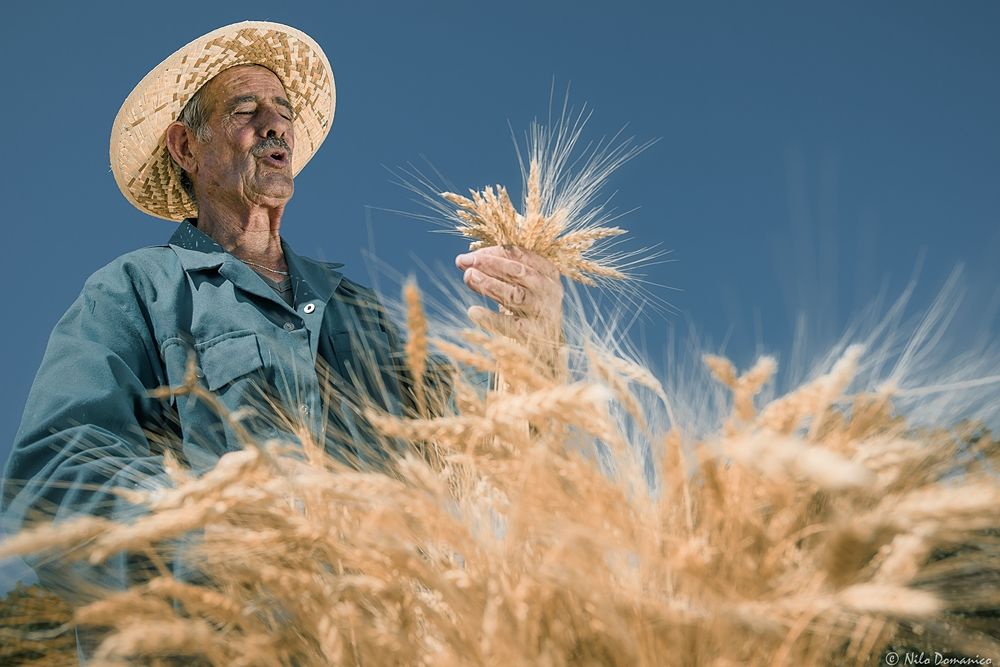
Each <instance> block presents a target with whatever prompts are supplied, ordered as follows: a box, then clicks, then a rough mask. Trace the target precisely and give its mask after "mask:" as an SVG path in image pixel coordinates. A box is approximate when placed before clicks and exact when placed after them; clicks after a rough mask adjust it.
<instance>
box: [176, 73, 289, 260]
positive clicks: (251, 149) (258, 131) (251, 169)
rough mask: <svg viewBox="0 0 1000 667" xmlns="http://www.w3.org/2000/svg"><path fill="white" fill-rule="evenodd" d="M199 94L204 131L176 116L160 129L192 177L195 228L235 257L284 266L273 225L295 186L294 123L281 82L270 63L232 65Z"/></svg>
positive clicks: (277, 231) (278, 218) (278, 225)
mask: <svg viewBox="0 0 1000 667" xmlns="http://www.w3.org/2000/svg"><path fill="white" fill-rule="evenodd" d="M203 95H204V99H205V104H206V106H207V108H208V130H209V136H208V137H207V139H206V140H205V141H199V139H198V137H196V136H195V134H194V132H193V131H192V130H191V129H189V128H187V127H186V126H185V125H183V124H182V123H179V122H175V123H172V124H171V125H170V126H169V127H168V128H167V137H166V138H167V148H168V150H169V151H170V153H171V155H172V156H173V158H174V160H175V161H176V162H177V163H178V164H179V165H180V166H181V167H182V168H183V169H184V170H185V171H187V173H188V175H189V176H190V178H191V181H192V183H193V184H194V189H195V193H196V196H197V200H198V228H199V229H200V230H202V231H203V232H205V233H206V234H208V235H209V236H211V237H212V238H214V239H215V240H216V241H218V242H219V244H220V245H221V246H222V247H224V248H225V249H226V250H228V251H229V252H231V253H233V254H234V255H236V256H237V257H240V258H241V259H246V260H250V261H253V262H256V263H258V264H262V265H265V266H269V267H273V268H274V269H277V270H279V271H280V270H285V269H286V268H287V267H286V264H285V260H284V256H283V254H282V250H281V236H280V232H279V230H280V227H281V217H282V214H283V213H284V209H285V205H286V204H287V203H288V200H289V199H291V197H292V194H293V192H294V190H295V187H294V184H293V179H292V152H293V151H294V150H295V131H294V128H293V125H292V110H291V108H290V107H289V105H288V100H287V96H286V94H285V90H284V87H283V86H282V84H281V81H280V79H278V77H277V76H276V75H275V74H274V73H273V72H272V71H271V70H269V69H267V68H265V67H261V66H259V65H240V66H238V67H232V68H230V69H227V70H225V71H224V72H222V73H220V74H219V75H218V76H216V77H215V78H213V79H212V80H211V81H209V82H208V83H207V84H205V88H204V92H203ZM251 98H252V99H251ZM273 277H275V276H272V278H273Z"/></svg>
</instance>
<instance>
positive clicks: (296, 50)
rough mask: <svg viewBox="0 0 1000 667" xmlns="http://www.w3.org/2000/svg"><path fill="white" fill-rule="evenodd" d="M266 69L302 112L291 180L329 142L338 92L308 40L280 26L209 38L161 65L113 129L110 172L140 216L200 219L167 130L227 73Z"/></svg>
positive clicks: (245, 26) (248, 25) (248, 27)
mask: <svg viewBox="0 0 1000 667" xmlns="http://www.w3.org/2000/svg"><path fill="white" fill-rule="evenodd" d="M237 65H263V66H264V67H266V68H268V69H269V70H271V71H272V72H274V73H275V74H276V75H277V76H278V78H279V79H280V80H281V83H282V84H283V85H284V87H285V92H286V93H287V95H288V101H289V102H290V103H291V105H292V108H293V110H294V112H295V116H294V120H293V122H292V126H293V128H294V130H295V150H294V151H293V154H292V174H293V175H294V174H298V173H299V172H300V171H301V170H302V168H303V167H305V166H306V163H308V162H309V160H310V159H311V158H312V156H313V155H314V154H315V153H316V151H317V150H319V147H320V145H321V144H322V143H323V140H324V139H326V135H327V133H329V131H330V125H331V123H332V122H333V112H334V107H335V104H336V88H335V86H334V81H333V70H332V69H331V68H330V62H329V61H328V60H327V58H326V54H324V53H323V50H322V49H321V48H320V47H319V45H318V44H317V43H316V42H315V41H314V40H313V39H312V38H311V37H309V36H308V35H306V34H305V33H303V32H301V31H299V30H296V29H295V28H292V27H289V26H286V25H282V24H280V23H270V22H266V21H245V22H243V23H234V24H232V25H227V26H224V27H222V28H219V29H218V30H213V31H212V32H210V33H208V34H207V35H203V36H201V37H199V38H198V39H196V40H194V41H193V42H191V43H190V44H188V45H187V46H185V47H183V48H181V49H178V50H177V51H176V52H175V53H174V54H173V55H171V56H170V57H169V58H167V59H166V60H164V61H163V62H161V63H160V64H159V65H157V66H156V68H154V69H153V70H152V71H151V72H150V73H149V74H147V75H146V76H145V77H144V78H143V80H142V81H140V82H139V85H137V86H136V87H135V89H133V90H132V92H131V93H130V94H129V96H128V98H127V99H126V100H125V102H124V104H122V107H121V109H119V110H118V115H117V116H116V117H115V124H114V127H112V129H111V171H112V173H113V174H114V176H115V182H116V183H118V188H119V189H120V190H121V191H122V194H123V195H125V198H126V199H128V200H129V201H130V202H131V203H132V204H133V205H134V206H135V207H136V208H138V209H139V210H141V211H144V212H146V213H148V214H150V215H153V216H156V217H158V218H163V219H165V220H174V221H179V220H183V219H185V218H189V217H196V216H197V215H198V207H197V206H196V205H195V204H194V202H193V201H192V200H191V198H190V197H189V196H188V195H187V193H186V192H184V188H183V187H181V181H180V170H179V168H178V167H177V166H176V165H175V164H174V161H173V160H172V159H171V157H170V154H169V153H168V152H167V147H166V142H165V137H166V129H167V126H168V125H170V123H172V122H173V121H175V120H177V118H178V116H180V113H181V110H183V109H184V106H185V105H186V104H187V102H188V100H189V99H191V96H192V95H194V94H195V92H197V91H198V89H199V88H201V87H202V86H203V85H205V84H206V83H207V82H208V81H210V80H211V79H212V78H213V77H214V76H216V75H217V74H219V73H220V72H222V71H224V70H227V69H229V68H230V67H235V66H237Z"/></svg>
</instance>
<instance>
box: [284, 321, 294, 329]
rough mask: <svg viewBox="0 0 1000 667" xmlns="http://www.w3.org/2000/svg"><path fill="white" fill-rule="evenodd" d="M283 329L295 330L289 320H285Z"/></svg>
mask: <svg viewBox="0 0 1000 667" xmlns="http://www.w3.org/2000/svg"><path fill="white" fill-rule="evenodd" d="M285 331H295V325H294V324H292V323H291V322H285Z"/></svg>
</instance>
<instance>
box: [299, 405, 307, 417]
mask: <svg viewBox="0 0 1000 667" xmlns="http://www.w3.org/2000/svg"><path fill="white" fill-rule="evenodd" d="M299 412H301V413H302V414H304V415H307V414H309V406H308V405H306V404H305V403H303V404H302V405H300V406H299Z"/></svg>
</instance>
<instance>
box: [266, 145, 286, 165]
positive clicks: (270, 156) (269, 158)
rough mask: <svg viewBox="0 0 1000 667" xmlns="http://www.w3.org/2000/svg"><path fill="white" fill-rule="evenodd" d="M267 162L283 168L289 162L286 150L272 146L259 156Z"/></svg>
mask: <svg viewBox="0 0 1000 667" xmlns="http://www.w3.org/2000/svg"><path fill="white" fill-rule="evenodd" d="M261 159H262V160H264V162H266V163H267V164H269V165H271V166H272V167H276V168H278V169H284V168H285V167H287V166H288V164H289V159H288V151H286V150H285V149H283V148H274V149H271V150H269V151H267V152H266V153H264V154H263V155H262V156H261Z"/></svg>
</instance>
